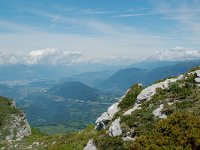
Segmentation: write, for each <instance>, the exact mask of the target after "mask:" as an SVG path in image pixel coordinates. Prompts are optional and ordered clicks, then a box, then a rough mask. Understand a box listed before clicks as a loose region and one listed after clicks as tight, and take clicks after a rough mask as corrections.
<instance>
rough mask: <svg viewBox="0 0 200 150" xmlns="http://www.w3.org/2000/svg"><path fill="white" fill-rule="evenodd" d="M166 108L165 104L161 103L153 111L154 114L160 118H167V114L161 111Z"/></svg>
mask: <svg viewBox="0 0 200 150" xmlns="http://www.w3.org/2000/svg"><path fill="white" fill-rule="evenodd" d="M163 108H164V105H163V104H161V105H160V106H159V107H158V108H156V109H155V110H154V111H153V115H154V117H158V118H161V119H164V118H167V116H166V115H165V114H162V113H161V111H162V109H163Z"/></svg>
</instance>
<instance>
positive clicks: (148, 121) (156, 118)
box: [17, 67, 200, 150]
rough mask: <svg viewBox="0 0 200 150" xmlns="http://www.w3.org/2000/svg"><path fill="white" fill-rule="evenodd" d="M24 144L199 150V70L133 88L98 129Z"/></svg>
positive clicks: (103, 117)
mask: <svg viewBox="0 0 200 150" xmlns="http://www.w3.org/2000/svg"><path fill="white" fill-rule="evenodd" d="M28 141H29V142H28ZM27 142H28V143H27ZM25 143H26V144H25ZM23 144H25V145H23ZM21 145H23V146H24V147H25V146H26V149H28V147H29V148H31V149H40V150H43V149H44V150H45V149H49V150H61V149H62V150H65V149H66V150H67V149H76V150H81V149H85V150H88V149H99V150H107V149H122V150H126V149H127V150H128V149H133V150H145V149H146V150H148V149H156V150H157V149H158V150H159V149H164V150H169V149H188V150H198V149H200V67H198V68H194V69H192V70H191V71H190V72H187V73H185V74H183V75H180V76H178V77H174V78H169V79H163V80H162V81H159V82H157V83H154V84H152V85H150V86H148V87H143V86H142V85H140V84H135V85H133V86H132V87H131V88H130V89H129V90H128V91H127V93H126V94H125V95H124V96H123V97H122V98H120V99H119V101H118V102H116V103H114V104H113V105H111V106H110V107H109V108H108V110H107V111H106V112H104V113H103V114H102V115H101V116H100V117H99V118H98V119H97V120H96V126H95V127H94V126H92V125H89V126H88V127H87V128H86V129H84V130H81V131H79V132H76V133H70V134H66V135H62V136H38V135H32V139H31V142H30V139H27V140H26V139H24V140H22V143H21ZM38 146H39V148H38ZM17 148H18V149H20V148H21V147H20V146H19V147H17ZM21 149H22V148H21Z"/></svg>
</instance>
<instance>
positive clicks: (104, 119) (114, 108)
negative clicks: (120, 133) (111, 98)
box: [95, 102, 119, 130]
mask: <svg viewBox="0 0 200 150" xmlns="http://www.w3.org/2000/svg"><path fill="white" fill-rule="evenodd" d="M118 105H119V102H117V103H114V104H113V105H111V106H110V107H109V108H108V110H107V112H104V113H103V114H102V115H101V116H100V117H99V118H98V119H97V120H96V126H95V129H98V130H100V129H105V128H106V126H107V124H108V123H109V122H110V121H111V120H112V118H113V117H114V115H115V114H116V113H117V112H118V111H119V108H118Z"/></svg>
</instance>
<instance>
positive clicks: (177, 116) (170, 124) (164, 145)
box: [133, 112, 200, 150]
mask: <svg viewBox="0 0 200 150" xmlns="http://www.w3.org/2000/svg"><path fill="white" fill-rule="evenodd" d="M133 147H134V149H136V150H137V149H138V150H140V149H156V150H161V149H162V150H170V149H180V150H181V149H187V150H197V149H200V117H199V116H194V115H193V114H190V113H186V112H183V113H180V112H177V113H173V114H172V115H170V116H169V117H168V118H167V119H164V120H162V121H160V122H158V123H156V127H155V129H154V130H153V131H152V132H151V133H149V134H147V135H142V136H140V137H139V138H137V140H136V141H135V142H134V144H133Z"/></svg>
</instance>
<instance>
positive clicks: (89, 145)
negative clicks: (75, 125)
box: [84, 139, 97, 150]
mask: <svg viewBox="0 0 200 150" xmlns="http://www.w3.org/2000/svg"><path fill="white" fill-rule="evenodd" d="M96 149H97V148H96V145H95V143H94V140H93V139H90V140H89V141H88V143H87V145H86V146H85V147H84V150H96Z"/></svg>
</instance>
